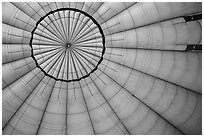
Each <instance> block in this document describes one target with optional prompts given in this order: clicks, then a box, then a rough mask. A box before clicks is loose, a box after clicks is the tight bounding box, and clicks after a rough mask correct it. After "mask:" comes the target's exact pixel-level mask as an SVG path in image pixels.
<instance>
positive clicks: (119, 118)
mask: <svg viewBox="0 0 204 137" xmlns="http://www.w3.org/2000/svg"><path fill="white" fill-rule="evenodd" d="M81 65H82V64H81ZM86 65H87V66H88V67H89V65H88V64H86ZM82 67H83V68H84V66H83V65H82ZM89 68H90V67H89ZM90 69H91V68H90ZM85 71H86V69H85ZM80 72H81V70H80ZM86 72H87V71H86ZM81 73H82V72H81ZM87 73H88V72H87ZM94 74H95V73H94ZM95 75H96V74H95ZM96 76H97V75H96ZM90 78H91V77H90ZM91 80H92V81H93V79H92V78H91ZM84 81H85V83H86V85H87V87H88V89H89V91H90V93H91V95H92V92H91V89H90V88H89V86H88V83H87V82H86V79H84ZM93 83H94V84H95V82H94V81H93ZM95 86H96V87H97V89H98V90H99V92H100V93H101V95H102V96H103V98H104V99H105V100H106V102H107V104H108V105H109V106H110V108H111V109H112V111H113V113H114V114H115V115H116V117H117V118H118V119H119V121H120V122H121V124H122V125H123V127H124V128H125V129H126V131H127V133H128V134H130V132H129V131H128V129H127V128H126V126H125V125H124V124H123V122H122V121H121V119H120V118H119V117H118V115H117V113H116V112H115V111H114V109H113V108H112V106H111V105H110V103H109V102H108V100H107V99H106V98H105V97H104V95H103V94H102V92H101V91H100V89H99V88H98V86H97V85H96V84H95ZM92 96H93V95H92ZM104 111H105V110H104ZM105 112H106V111H105ZM114 122H115V121H114Z"/></svg>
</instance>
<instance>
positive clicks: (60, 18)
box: [55, 2, 67, 40]
mask: <svg viewBox="0 0 204 137" xmlns="http://www.w3.org/2000/svg"><path fill="white" fill-rule="evenodd" d="M55 5H56V7H57V9H59V8H58V6H57V4H56V2H55ZM61 12H63V11H61ZM57 13H58V16H59V20H60V23H61V28H62V31H63V33H64V37H65V40H66V39H67V37H66V34H65V30H64V25H63V23H62V19H63V18H62V17H61V15H60V11H58V12H57Z"/></svg>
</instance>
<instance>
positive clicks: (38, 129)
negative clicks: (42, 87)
mask: <svg viewBox="0 0 204 137" xmlns="http://www.w3.org/2000/svg"><path fill="white" fill-rule="evenodd" d="M50 79H51V78H50ZM55 84H56V81H55V82H54V84H53V86H52V89H51V91H50V95H49V97H48V100H47V103H46V106H45V108H44V111H43V114H42V117H41V119H40V123H39V125H38V128H37V131H36V135H38V134H39V131H40V127H41V124H42V121H43V118H44V115H45V113H46V110H47V106H48V104H49V102H50V98H51V96H52V93H53V90H54V87H55Z"/></svg>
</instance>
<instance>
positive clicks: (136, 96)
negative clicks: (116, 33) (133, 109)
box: [98, 69, 184, 134]
mask: <svg viewBox="0 0 204 137" xmlns="http://www.w3.org/2000/svg"><path fill="white" fill-rule="evenodd" d="M98 70H100V71H101V72H102V73H103V74H105V75H106V76H107V77H108V78H110V79H111V80H112V81H114V82H115V83H116V84H117V85H119V86H120V87H121V88H123V89H124V90H125V91H127V92H128V93H129V94H130V95H132V96H133V97H134V98H135V99H137V100H138V101H140V102H141V103H142V104H144V106H146V107H147V108H149V109H150V110H151V111H152V112H154V113H156V114H157V115H158V116H159V117H161V118H162V119H164V120H165V121H166V122H167V123H168V124H170V125H171V126H172V127H174V128H175V129H177V130H178V131H179V132H181V133H182V134H184V132H182V131H181V130H180V129H178V128H177V127H176V126H175V125H174V124H172V123H171V122H170V121H168V120H167V119H166V118H164V117H163V116H162V115H161V114H160V113H158V112H157V111H155V110H154V109H153V108H151V106H149V105H147V104H146V103H145V102H143V101H142V100H141V99H139V98H138V97H137V96H135V95H134V94H133V93H131V92H130V91H129V90H128V89H126V88H125V87H124V86H123V85H120V83H118V82H117V81H116V80H115V79H113V78H112V77H110V76H109V75H108V74H106V73H105V72H103V71H102V70H101V69H98Z"/></svg>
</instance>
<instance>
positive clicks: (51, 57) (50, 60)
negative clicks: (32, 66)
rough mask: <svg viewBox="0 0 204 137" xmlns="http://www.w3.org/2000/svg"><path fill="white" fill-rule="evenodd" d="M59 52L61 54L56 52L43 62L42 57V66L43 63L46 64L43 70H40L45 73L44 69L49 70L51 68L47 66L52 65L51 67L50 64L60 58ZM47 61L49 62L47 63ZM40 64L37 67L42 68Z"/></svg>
mask: <svg viewBox="0 0 204 137" xmlns="http://www.w3.org/2000/svg"><path fill="white" fill-rule="evenodd" d="M61 52H63V51H59V52H56V53H55V54H54V55H53V56H49V57H48V58H47V59H46V60H45V59H44V57H43V59H44V62H42V64H44V63H45V64H47V65H46V66H44V68H42V69H43V70H44V71H45V69H46V68H47V67H49V70H50V69H51V68H52V67H50V66H49V64H52V65H53V63H52V62H54V61H55V60H57V59H58V58H59V57H60V55H61ZM48 60H49V61H48ZM42 64H39V65H40V66H42ZM45 72H46V71H45ZM46 73H49V71H47V72H46Z"/></svg>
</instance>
